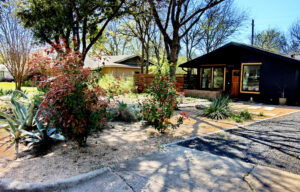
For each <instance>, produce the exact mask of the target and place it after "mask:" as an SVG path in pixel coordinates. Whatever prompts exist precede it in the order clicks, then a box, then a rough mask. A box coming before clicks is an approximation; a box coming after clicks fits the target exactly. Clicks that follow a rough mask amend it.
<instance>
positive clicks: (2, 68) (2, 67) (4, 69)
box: [0, 64, 8, 72]
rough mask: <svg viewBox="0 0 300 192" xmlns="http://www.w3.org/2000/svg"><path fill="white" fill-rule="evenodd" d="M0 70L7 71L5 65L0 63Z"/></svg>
mask: <svg viewBox="0 0 300 192" xmlns="http://www.w3.org/2000/svg"><path fill="white" fill-rule="evenodd" d="M0 71H7V72H8V69H7V68H6V67H5V65H3V64H0Z"/></svg>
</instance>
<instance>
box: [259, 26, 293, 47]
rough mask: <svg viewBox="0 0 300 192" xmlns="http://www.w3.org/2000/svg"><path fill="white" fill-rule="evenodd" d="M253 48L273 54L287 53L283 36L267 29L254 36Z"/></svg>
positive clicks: (278, 32) (276, 31) (274, 30)
mask: <svg viewBox="0 0 300 192" xmlns="http://www.w3.org/2000/svg"><path fill="white" fill-rule="evenodd" d="M254 46H257V47H260V48H262V49H265V50H269V51H273V52H281V53H286V52H287V41H286V38H285V35H284V34H283V33H281V32H280V31H278V30H276V29H268V30H265V31H261V32H259V33H257V34H255V35H254Z"/></svg>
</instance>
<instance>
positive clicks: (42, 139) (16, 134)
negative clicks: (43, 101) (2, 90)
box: [0, 90, 65, 157]
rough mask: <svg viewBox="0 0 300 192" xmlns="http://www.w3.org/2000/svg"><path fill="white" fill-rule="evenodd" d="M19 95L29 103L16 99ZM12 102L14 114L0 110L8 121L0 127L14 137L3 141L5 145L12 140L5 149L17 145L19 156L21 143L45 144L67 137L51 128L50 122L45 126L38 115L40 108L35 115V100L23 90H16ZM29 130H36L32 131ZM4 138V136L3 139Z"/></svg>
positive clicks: (16, 149) (0, 114)
mask: <svg viewBox="0 0 300 192" xmlns="http://www.w3.org/2000/svg"><path fill="white" fill-rule="evenodd" d="M19 95H20V96H21V97H22V98H23V99H25V101H27V102H28V105H25V104H24V103H22V102H20V101H18V100H17V99H16V98H17V97H18V96H19ZM11 104H12V105H13V113H14V116H10V115H7V114H5V113H3V112H0V116H2V117H4V118H5V121H6V122H7V123H8V124H6V125H3V126H2V127H0V128H3V129H4V130H6V131H7V132H8V133H9V134H10V136H11V138H12V140H8V141H7V142H4V143H2V145H1V146H4V145H6V144H8V143H9V142H11V143H10V145H9V146H8V147H7V148H6V149H5V150H8V149H9V148H11V147H12V146H13V145H15V153H16V157H18V153H19V144H20V143H27V144H28V146H31V145H37V144H45V143H47V141H49V140H50V139H57V140H64V139H65V138H64V137H63V136H62V135H60V134H59V133H58V132H57V130H56V129H55V128H50V127H49V124H47V125H46V126H44V124H43V123H42V122H41V121H40V119H39V116H38V115H39V110H38V111H37V112H36V114H35V115H34V106H35V102H34V101H31V100H30V99H28V97H27V96H26V95H25V94H24V93H23V92H21V91H18V90H15V91H14V92H13V94H12V97H11ZM28 130H34V131H33V132H30V131H28ZM3 139H4V138H2V140H3ZM1 146H0V147H1Z"/></svg>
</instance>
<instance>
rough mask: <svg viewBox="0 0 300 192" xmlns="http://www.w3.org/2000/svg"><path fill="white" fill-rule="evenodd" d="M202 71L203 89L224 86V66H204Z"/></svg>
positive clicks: (221, 87) (201, 86)
mask: <svg viewBox="0 0 300 192" xmlns="http://www.w3.org/2000/svg"><path fill="white" fill-rule="evenodd" d="M201 71H202V73H201V85H200V88H201V89H223V88H224V73H225V68H224V67H204V68H202V70H201Z"/></svg>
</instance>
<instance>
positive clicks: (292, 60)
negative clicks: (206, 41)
mask: <svg viewBox="0 0 300 192" xmlns="http://www.w3.org/2000/svg"><path fill="white" fill-rule="evenodd" d="M232 48H239V49H243V50H248V51H251V52H254V53H257V54H261V55H265V56H268V57H273V58H276V59H280V60H283V61H286V62H289V63H293V64H298V65H300V60H298V59H297V58H292V57H290V56H286V55H282V54H278V53H274V52H271V51H267V50H264V49H261V48H258V47H254V46H251V45H246V44H242V43H236V42H230V43H228V44H226V45H224V46H222V47H220V48H218V49H216V50H214V51H212V52H210V53H207V54H205V55H202V56H200V57H197V58H195V59H193V60H191V61H188V62H186V63H183V64H181V65H179V67H182V68H184V67H187V68H189V67H190V68H192V67H197V66H198V65H199V63H201V61H205V60H206V59H208V58H209V57H211V56H214V55H216V54H218V53H221V52H222V51H224V50H226V49H232ZM232 54H233V55H232V56H234V55H236V53H235V52H232Z"/></svg>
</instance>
